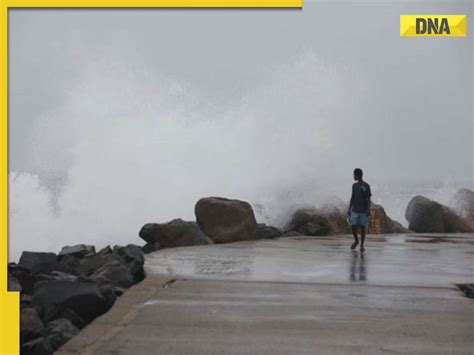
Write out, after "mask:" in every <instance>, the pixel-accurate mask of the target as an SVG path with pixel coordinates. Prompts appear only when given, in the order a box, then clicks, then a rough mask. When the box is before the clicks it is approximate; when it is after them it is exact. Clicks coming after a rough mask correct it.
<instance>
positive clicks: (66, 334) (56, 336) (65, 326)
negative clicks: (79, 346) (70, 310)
mask: <svg viewBox="0 0 474 355" xmlns="http://www.w3.org/2000/svg"><path fill="white" fill-rule="evenodd" d="M43 333H44V336H45V337H46V339H47V340H48V341H49V344H50V345H51V347H52V348H53V350H56V349H58V348H59V347H60V346H62V345H63V344H65V343H66V342H67V341H68V340H69V339H71V338H72V337H74V336H75V335H77V334H78V333H79V329H77V328H76V327H75V326H74V324H72V323H71V321H70V320H69V319H64V318H60V319H56V320H54V321H52V322H50V323H48V325H47V326H46V328H45V329H44V331H43Z"/></svg>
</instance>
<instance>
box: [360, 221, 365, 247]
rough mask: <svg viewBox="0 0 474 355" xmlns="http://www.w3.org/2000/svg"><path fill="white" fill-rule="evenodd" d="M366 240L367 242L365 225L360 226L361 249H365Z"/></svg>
mask: <svg viewBox="0 0 474 355" xmlns="http://www.w3.org/2000/svg"><path fill="white" fill-rule="evenodd" d="M364 242H365V226H360V251H365V249H364Z"/></svg>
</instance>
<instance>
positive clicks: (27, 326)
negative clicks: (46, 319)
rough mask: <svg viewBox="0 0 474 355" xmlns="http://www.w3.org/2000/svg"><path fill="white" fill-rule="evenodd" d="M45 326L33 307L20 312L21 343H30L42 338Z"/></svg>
mask: <svg viewBox="0 0 474 355" xmlns="http://www.w3.org/2000/svg"><path fill="white" fill-rule="evenodd" d="M43 328H44V325H43V322H42V321H41V319H40V317H39V316H38V312H36V309H34V308H33V307H25V308H23V309H22V310H21V312H20V341H21V343H25V342H28V341H30V340H33V339H35V338H38V337H39V336H41V332H42V331H43Z"/></svg>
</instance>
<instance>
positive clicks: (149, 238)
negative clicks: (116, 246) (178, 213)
mask: <svg viewBox="0 0 474 355" xmlns="http://www.w3.org/2000/svg"><path fill="white" fill-rule="evenodd" d="M139 235H140V238H142V239H143V240H144V241H145V242H147V243H151V244H155V243H159V245H160V246H161V247H163V248H174V247H183V246H192V245H204V244H212V240H210V239H209V238H208V237H207V236H206V235H205V234H204V233H203V232H202V230H201V229H200V228H199V226H198V225H197V224H196V223H195V222H187V221H183V220H182V219H173V220H172V221H170V222H168V223H148V224H145V225H144V226H143V227H142V229H141V230H140V233H139Z"/></svg>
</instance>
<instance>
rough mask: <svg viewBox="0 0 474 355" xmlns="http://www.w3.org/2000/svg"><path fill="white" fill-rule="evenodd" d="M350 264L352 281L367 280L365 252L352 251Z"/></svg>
mask: <svg viewBox="0 0 474 355" xmlns="http://www.w3.org/2000/svg"><path fill="white" fill-rule="evenodd" d="M350 265H351V266H350V279H351V281H365V280H366V279H367V268H366V264H365V256H364V253H359V252H358V251H352V252H351V264H350Z"/></svg>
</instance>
